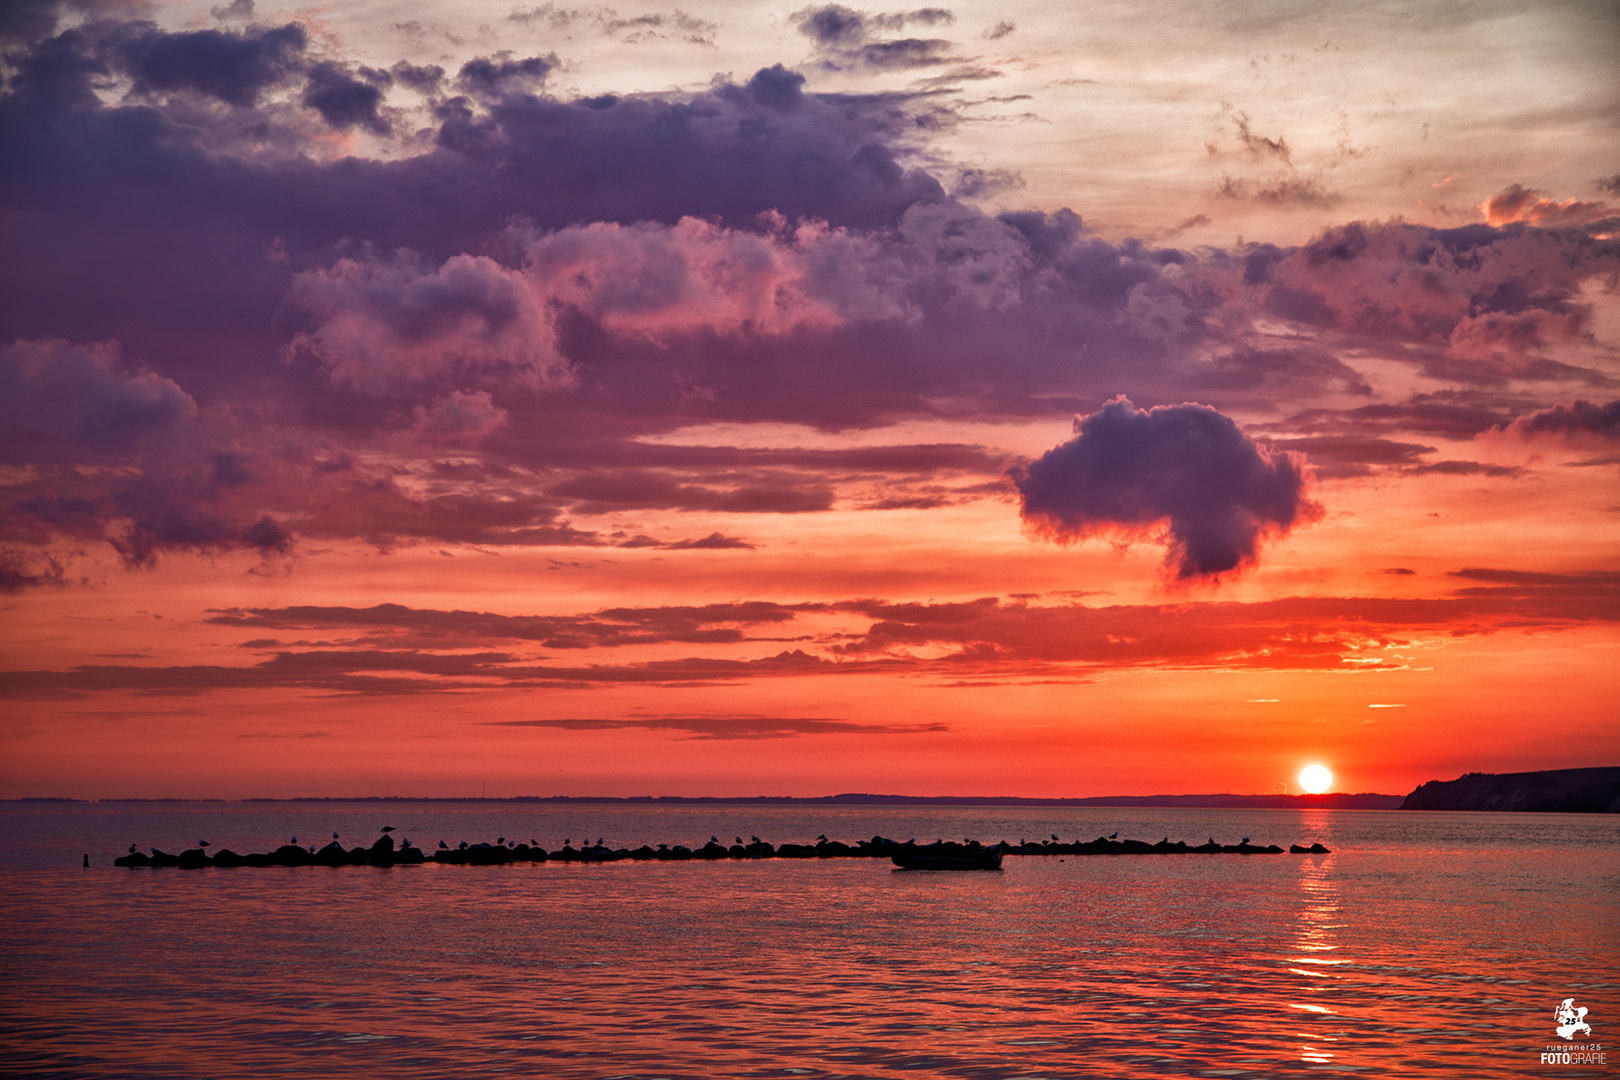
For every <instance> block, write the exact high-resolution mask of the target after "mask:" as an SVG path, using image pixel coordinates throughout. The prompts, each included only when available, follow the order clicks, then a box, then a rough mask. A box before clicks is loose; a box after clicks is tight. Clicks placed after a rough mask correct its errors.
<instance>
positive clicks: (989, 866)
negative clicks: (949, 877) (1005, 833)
mask: <svg viewBox="0 0 1620 1080" xmlns="http://www.w3.org/2000/svg"><path fill="white" fill-rule="evenodd" d="M890 858H891V859H893V860H894V865H896V866H898V867H899V868H900V869H902V870H1000V869H1001V845H1000V844H997V845H996V846H995V847H987V848H981V849H978V850H958V851H952V852H938V853H931V852H926V851H897V852H895V853H894V854H893V855H891V856H890Z"/></svg>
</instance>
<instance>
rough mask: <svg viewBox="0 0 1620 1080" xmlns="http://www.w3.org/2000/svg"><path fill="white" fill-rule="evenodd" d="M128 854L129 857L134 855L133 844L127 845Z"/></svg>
mask: <svg viewBox="0 0 1620 1080" xmlns="http://www.w3.org/2000/svg"><path fill="white" fill-rule="evenodd" d="M129 853H130V854H131V855H133V854H135V845H134V844H131V845H129Z"/></svg>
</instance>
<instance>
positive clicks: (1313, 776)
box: [1299, 765, 1333, 795]
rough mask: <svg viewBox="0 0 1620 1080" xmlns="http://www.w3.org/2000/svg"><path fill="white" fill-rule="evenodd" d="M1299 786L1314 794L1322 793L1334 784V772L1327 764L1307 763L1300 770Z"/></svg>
mask: <svg viewBox="0 0 1620 1080" xmlns="http://www.w3.org/2000/svg"><path fill="white" fill-rule="evenodd" d="M1299 786H1300V787H1302V788H1304V789H1305V790H1306V791H1308V792H1310V793H1311V794H1312V795H1320V794H1322V792H1324V791H1326V790H1327V789H1328V788H1330V787H1332V786H1333V774H1332V773H1330V772H1328V771H1327V767H1326V766H1325V765H1307V766H1305V767H1304V768H1303V769H1301V770H1299Z"/></svg>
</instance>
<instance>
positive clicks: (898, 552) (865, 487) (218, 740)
mask: <svg viewBox="0 0 1620 1080" xmlns="http://www.w3.org/2000/svg"><path fill="white" fill-rule="evenodd" d="M221 10H222V11H223V10H224V9H221ZM1066 10H1067V9H1063V8H1059V7H1052V8H1050V9H1048V8H1044V7H1037V8H1032V9H1030V11H1029V13H1028V14H1027V15H1026V14H1015V16H1014V21H1010V22H1007V21H1005V20H1003V19H1002V18H1001V17H1000V15H999V14H998V11H999V9H995V8H990V7H984V8H982V9H981V8H953V9H951V11H949V12H945V11H944V9H919V10H916V11H893V12H890V11H886V10H884V11H879V10H876V9H874V10H869V11H868V10H860V11H857V10H855V9H852V8H844V7H839V6H837V5H831V6H825V7H817V8H805V9H803V10H799V9H793V10H792V11H790V10H788V9H781V10H769V9H765V8H757V9H751V10H750V11H749V12H746V13H742V12H732V11H731V6H730V5H718V6H716V7H715V8H714V9H713V10H709V9H708V8H705V7H698V8H684V9H682V12H674V11H671V10H666V9H661V8H656V7H647V8H645V9H642V8H639V7H638V8H636V9H635V10H634V11H631V10H630V9H627V8H623V7H622V6H621V7H620V8H618V9H616V10H613V11H610V10H609V9H606V8H603V9H585V8H581V9H579V10H578V11H576V12H574V13H573V14H572V16H570V19H571V21H570V19H563V18H562V16H561V15H559V14H556V13H554V14H553V17H551V21H550V22H549V23H546V24H545V25H540V24H539V22H537V19H538V16H533V15H529V16H524V17H523V18H518V17H517V16H518V15H522V14H523V13H522V12H516V13H514V12H509V11H507V9H506V8H504V7H499V6H489V7H488V10H487V11H486V10H484V9H482V8H479V9H477V10H474V9H472V8H467V9H465V10H463V9H460V8H458V10H457V14H456V15H455V16H454V18H455V19H457V20H460V21H459V22H455V23H446V22H443V21H434V20H444V19H446V18H449V17H450V16H447V15H445V13H444V12H443V11H442V10H441V9H438V8H433V9H431V10H429V9H427V8H424V9H423V11H422V12H421V13H419V14H421V16H422V17H421V19H420V20H418V21H417V22H416V23H414V24H411V25H415V26H416V29H415V30H413V31H409V32H406V31H402V30H399V29H398V27H399V26H402V25H406V24H407V23H408V20H405V19H403V18H402V19H400V20H398V23H397V24H396V26H395V30H381V29H377V28H376V24H375V20H371V19H370V18H369V17H368V15H367V11H368V9H366V8H365V7H364V6H362V5H342V4H340V5H337V6H336V7H328V8H323V9H321V10H320V12H319V13H313V12H311V13H299V12H294V13H293V14H291V15H287V14H284V13H283V14H276V15H269V14H263V13H261V15H260V16H258V17H257V18H247V19H244V18H240V17H238V16H236V15H229V14H224V15H221V16H219V17H213V16H209V15H208V13H207V11H206V10H205V6H201V7H200V6H197V5H186V4H177V5H159V6H157V7H155V8H153V9H152V12H151V13H150V14H151V21H150V22H134V21H128V20H124V21H118V20H116V19H114V18H112V17H107V18H104V19H98V20H86V19H85V18H84V17H83V16H82V15H79V14H73V13H68V12H64V13H62V14H60V15H59V17H58V18H57V20H56V22H54V23H49V22H46V21H42V22H40V23H39V24H38V25H36V26H32V27H23V28H21V29H20V30H19V31H18V32H17V33H18V35H19V36H18V37H17V38H16V40H15V41H14V42H13V45H12V48H11V51H10V53H9V54H8V55H9V56H10V58H11V59H10V60H8V61H7V63H8V64H9V65H10V67H9V68H7V83H6V87H5V89H4V90H3V91H0V140H3V141H4V145H0V159H4V160H9V161H12V162H24V163H26V164H24V165H19V166H15V167H14V168H13V169H12V175H11V177H10V179H9V180H8V181H7V184H6V187H5V188H4V191H5V195H4V198H5V200H6V206H5V215H6V216H5V218H4V221H5V226H4V227H5V228H6V230H7V236H8V240H7V242H6V244H5V246H4V250H5V253H4V254H0V273H3V275H4V284H3V285H0V288H4V289H5V291H6V293H7V294H8V295H10V296H13V297H15V298H16V300H17V302H15V303H12V304H7V305H5V307H6V309H7V310H6V311H5V312H4V313H0V421H3V422H0V430H3V431H4V432H5V434H3V435H0V454H3V456H0V480H3V482H4V487H3V488H0V498H3V499H4V500H5V501H4V504H3V505H4V507H5V509H4V511H3V517H0V521H3V528H4V532H3V535H0V586H3V587H4V589H5V592H4V594H3V595H0V611H3V613H4V614H3V618H0V650H3V656H0V668H3V670H0V701H3V705H0V797H17V796H24V795H35V796H73V797H79V798H95V797H115V796H139V797H159V796H177V797H224V798H233V797H246V796H295V795H334V796H342V795H424V796H457V795H476V794H478V793H479V792H480V791H483V790H487V792H488V794H490V795H491V796H496V795H501V796H505V795H551V794H573V795H580V794H599V795H633V794H672V795H759V794H788V795H822V794H831V793H836V792H842V791H869V792H887V793H901V794H919V795H924V794H961V795H1018V796H1047V797H1057V796H1088V795H1104V794H1151V793H1161V792H1164V793H1174V792H1211V791H1232V792H1272V791H1279V790H1288V791H1290V792H1296V793H1297V792H1298V790H1299V788H1298V784H1297V779H1296V777H1297V775H1298V772H1299V769H1300V768H1301V767H1302V766H1304V765H1305V764H1307V763H1311V762H1320V763H1323V764H1326V765H1328V766H1329V767H1330V768H1331V769H1332V770H1333V771H1334V773H1335V777H1336V780H1335V789H1336V790H1346V791H1383V792H1405V791H1409V790H1410V789H1411V788H1413V787H1415V786H1416V785H1417V784H1419V783H1421V782H1423V781H1425V780H1429V779H1434V778H1450V777H1453V776H1456V775H1458V774H1460V773H1462V772H1465V771H1515V770H1523V769H1540V768H1560V767H1575V766H1582V765H1594V764H1610V763H1613V762H1614V761H1616V760H1620V720H1617V714H1616V708H1615V706H1616V703H1617V702H1620V662H1617V659H1620V657H1617V656H1616V650H1617V648H1620V630H1617V613H1620V558H1617V553H1620V401H1617V400H1616V390H1615V387H1616V385H1617V384H1620V294H1617V292H1616V288H1617V287H1616V280H1617V275H1620V242H1617V240H1616V239H1615V235H1616V226H1617V223H1620V216H1617V214H1620V210H1617V209H1616V208H1617V206H1620V175H1615V174H1614V172H1613V170H1614V168H1615V167H1616V166H1615V162H1616V161H1617V160H1620V155H1617V151H1620V139H1617V138H1616V131H1615V125H1614V117H1615V116H1616V115H1620V110H1617V109H1616V108H1615V106H1616V104H1617V101H1616V98H1617V97H1620V93H1617V91H1620V86H1617V82H1620V80H1617V79H1616V76H1615V74H1614V72H1613V69H1612V56H1613V55H1614V50H1613V49H1612V48H1611V46H1614V45H1620V25H1617V20H1616V19H1615V18H1614V17H1613V12H1612V11H1610V10H1608V9H1606V8H1605V7H1604V6H1603V5H1596V4H1594V5H1584V6H1583V5H1568V6H1566V7H1562V8H1560V9H1559V10H1558V11H1557V12H1545V13H1543V17H1540V18H1538V19H1536V20H1533V21H1532V22H1530V23H1527V22H1526V21H1525V16H1524V15H1523V14H1522V13H1519V12H1518V11H1517V9H1514V8H1510V7H1508V6H1505V5H1504V6H1501V7H1500V8H1498V7H1493V6H1491V5H1480V6H1477V7H1476V8H1473V9H1470V11H1468V12H1456V13H1453V14H1451V15H1446V16H1444V17H1442V16H1441V15H1439V14H1435V15H1432V16H1419V15H1412V16H1409V17H1402V18H1407V19H1408V21H1407V22H1404V23H1401V22H1399V20H1398V19H1397V23H1398V24H1397V23H1390V22H1389V20H1390V19H1396V18H1397V17H1395V16H1391V15H1388V14H1370V13H1359V14H1347V13H1344V12H1341V11H1339V10H1338V9H1332V8H1328V7H1323V8H1322V9H1320V10H1319V11H1317V12H1316V13H1315V14H1310V13H1308V12H1306V11H1305V9H1300V10H1299V11H1296V12H1294V14H1293V15H1292V17H1290V18H1289V19H1280V20H1276V21H1270V22H1257V21H1254V20H1253V19H1252V18H1251V17H1250V16H1249V15H1248V14H1246V13H1247V12H1249V11H1251V9H1250V8H1248V7H1238V6H1232V5H1188V6H1185V7H1180V8H1177V7H1174V6H1173V7H1172V9H1170V11H1171V14H1172V15H1174V16H1175V17H1174V18H1165V19H1162V20H1158V21H1157V22H1156V23H1155V25H1158V22H1162V23H1163V24H1164V25H1165V26H1167V27H1170V28H1172V29H1173V30H1174V31H1175V32H1174V33H1169V34H1168V35H1167V36H1166V37H1165V38H1163V39H1156V38H1154V37H1153V36H1152V32H1151V31H1150V30H1148V29H1144V28H1143V27H1144V23H1143V20H1142V19H1141V18H1140V13H1141V9H1140V6H1139V5H1131V4H1114V5H1103V6H1101V7H1099V8H1098V10H1097V13H1096V17H1095V18H1093V19H1090V20H1088V21H1085V22H1084V24H1082V22H1081V21H1079V20H1077V19H1075V18H1072V17H1069V16H1067V15H1065V14H1064V12H1065V11H1066ZM1156 10H1158V9H1156ZM406 14H409V12H407V13H406ZM633 19H639V20H640V21H639V22H635V23H634V25H633V26H632V23H631V22H630V21H627V20H633ZM501 20H504V22H502V21H501ZM540 21H541V22H543V21H544V20H540ZM1004 22H1005V25H1006V26H1007V27H1010V28H1008V29H1003V23H1004ZM497 24H498V25H499V26H504V27H505V28H506V29H505V30H504V31H503V32H500V33H492V32H491V31H490V30H489V27H490V26H491V25H497ZM503 50H504V51H503ZM1419 59H1421V60H1423V64H1422V65H1420V64H1418V60H1419ZM1486 70H1489V71H1490V72H1491V73H1492V74H1491V79H1490V80H1489V81H1490V83H1491V85H1490V86H1489V87H1485V86H1483V85H1482V84H1481V83H1480V78H1481V77H1480V74H1479V73H1480V72H1481V71H1486ZM727 72H729V73H730V74H726V73H727ZM87 73H88V74H87ZM717 73H719V74H717Z"/></svg>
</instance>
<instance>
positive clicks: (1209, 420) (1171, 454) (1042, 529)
mask: <svg viewBox="0 0 1620 1080" xmlns="http://www.w3.org/2000/svg"><path fill="white" fill-rule="evenodd" d="M1074 428H1075V437H1074V438H1073V439H1070V440H1069V441H1068V442H1066V443H1063V444H1062V445H1060V446H1057V447H1054V448H1053V449H1051V450H1048V451H1047V452H1046V453H1045V454H1043V455H1041V456H1040V457H1039V458H1037V459H1035V460H1034V461H1032V462H1030V463H1029V464H1028V465H1026V466H1021V467H1018V468H1015V469H1014V470H1013V472H1012V478H1013V483H1014V484H1016V485H1017V487H1018V490H1019V492H1020V493H1021V494H1022V496H1023V503H1022V509H1021V512H1022V514H1023V517H1024V521H1025V523H1026V524H1027V525H1028V526H1029V527H1030V528H1031V529H1032V530H1033V531H1035V532H1036V533H1038V534H1040V535H1043V536H1045V537H1047V538H1049V539H1052V540H1056V541H1058V542H1059V543H1069V542H1072V541H1075V540H1078V539H1081V538H1083V537H1086V536H1090V535H1093V534H1095V533H1099V532H1109V531H1124V532H1127V533H1137V534H1140V533H1141V532H1143V531H1144V530H1147V529H1152V528H1156V527H1158V526H1160V525H1167V526H1168V535H1169V541H1170V550H1169V553H1168V561H1169V562H1171V563H1173V564H1174V565H1175V570H1176V576H1177V577H1179V578H1184V579H1185V578H1197V577H1215V576H1218V575H1220V574H1222V573H1225V572H1227V571H1230V570H1234V569H1237V568H1238V567H1240V566H1246V565H1250V564H1253V563H1254V562H1255V560H1256V558H1257V555H1258V552H1259V547H1260V541H1261V539H1262V538H1263V537H1266V536H1268V535H1277V536H1281V535H1286V534H1287V532H1288V531H1289V530H1290V529H1292V528H1293V527H1294V526H1295V525H1298V524H1302V523H1304V522H1308V521H1311V520H1314V519H1315V518H1316V517H1318V516H1320V514H1321V508H1320V507H1319V506H1318V505H1317V504H1316V503H1313V502H1311V501H1310V500H1309V499H1308V498H1306V495H1305V474H1304V468H1305V461H1304V458H1303V457H1301V456H1300V455H1298V454H1294V453H1290V452H1287V451H1284V452H1280V453H1273V452H1271V451H1269V450H1267V449H1266V448H1265V447H1263V446H1261V445H1258V444H1256V443H1255V442H1253V441H1252V440H1250V439H1249V438H1248V437H1247V436H1245V435H1244V434H1243V432H1242V431H1240V430H1239V429H1238V426H1237V424H1236V423H1234V422H1233V421H1232V420H1231V418H1229V417H1227V416H1223V415H1222V414H1221V413H1219V412H1217V411H1216V410H1214V409H1211V408H1209V407H1208V406H1206V405H1191V404H1188V405H1169V406H1161V407H1159V408H1156V409H1146V410H1143V409H1138V408H1136V407H1135V406H1133V405H1132V404H1131V403H1130V402H1129V401H1127V400H1126V399H1124V398H1116V399H1114V400H1113V401H1110V402H1109V403H1108V404H1107V405H1104V406H1103V407H1102V408H1101V409H1100V410H1098V411H1097V412H1095V413H1092V414H1091V415H1090V416H1084V417H1077V418H1076V419H1075V422H1074Z"/></svg>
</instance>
